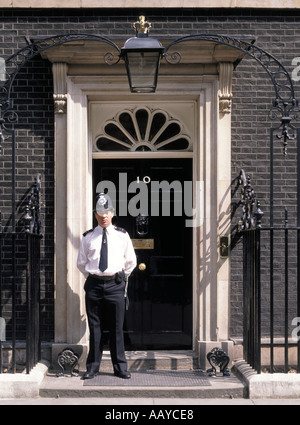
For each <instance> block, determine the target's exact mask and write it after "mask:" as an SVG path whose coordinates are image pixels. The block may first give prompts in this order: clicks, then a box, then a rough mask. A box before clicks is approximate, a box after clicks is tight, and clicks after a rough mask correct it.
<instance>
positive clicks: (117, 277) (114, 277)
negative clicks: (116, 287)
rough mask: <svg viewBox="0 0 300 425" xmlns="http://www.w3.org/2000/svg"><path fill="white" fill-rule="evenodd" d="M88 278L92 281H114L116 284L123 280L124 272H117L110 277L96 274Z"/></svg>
mask: <svg viewBox="0 0 300 425" xmlns="http://www.w3.org/2000/svg"><path fill="white" fill-rule="evenodd" d="M90 276H91V277H92V278H94V279H97V280H101V281H102V282H108V281H112V280H115V281H116V282H117V283H120V282H122V281H123V280H124V278H125V274H124V272H118V273H116V274H113V275H112V276H99V275H97V274H90Z"/></svg>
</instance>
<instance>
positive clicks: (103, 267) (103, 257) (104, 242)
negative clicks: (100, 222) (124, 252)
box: [99, 229, 107, 272]
mask: <svg viewBox="0 0 300 425" xmlns="http://www.w3.org/2000/svg"><path fill="white" fill-rule="evenodd" d="M99 269H100V270H101V271H102V272H104V271H105V270H106V269H107V234H106V229H103V235H102V246H101V251H100V261H99Z"/></svg>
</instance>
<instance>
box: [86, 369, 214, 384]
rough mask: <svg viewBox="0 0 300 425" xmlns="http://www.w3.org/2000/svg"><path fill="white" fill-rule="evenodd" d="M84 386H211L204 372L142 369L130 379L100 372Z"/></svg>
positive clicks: (133, 373) (135, 372) (132, 373)
mask: <svg viewBox="0 0 300 425" xmlns="http://www.w3.org/2000/svg"><path fill="white" fill-rule="evenodd" d="M83 385H84V386H85V387H114V386H116V387H203V386H211V383H210V380H209V377H208V376H207V375H206V373H204V372H201V371H197V370H191V371H186V370H185V371H181V370H143V371H134V372H131V379H121V378H117V377H116V376H114V375H113V374H109V373H105V372H103V373H101V372H100V375H98V376H95V377H94V378H93V379H87V380H85V381H84V383H83Z"/></svg>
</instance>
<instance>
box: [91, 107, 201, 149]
mask: <svg viewBox="0 0 300 425" xmlns="http://www.w3.org/2000/svg"><path fill="white" fill-rule="evenodd" d="M192 150H193V146H192V142H191V139H190V137H189V136H188V135H187V134H186V132H185V130H184V128H183V125H182V124H181V123H180V121H179V120H177V119H175V118H173V117H171V116H170V115H169V114H168V113H167V112H166V111H163V110H161V109H155V110H151V109H149V108H147V107H137V108H135V109H133V110H123V111H121V112H119V113H118V114H117V115H116V116H115V117H114V118H113V119H111V120H108V121H106V122H105V124H104V126H103V133H102V134H99V135H98V136H97V137H96V140H95V142H94V151H96V152H99V151H100V152H101V151H102V152H118V151H120V152H122V151H123V152H135V151H142V152H147V151H148V152H155V151H185V152H191V151H192Z"/></svg>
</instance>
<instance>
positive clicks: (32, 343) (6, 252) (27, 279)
mask: <svg viewBox="0 0 300 425" xmlns="http://www.w3.org/2000/svg"><path fill="white" fill-rule="evenodd" d="M39 196H40V176H39V175H38V176H37V178H36V181H35V183H34V185H33V187H32V190H31V194H30V197H29V201H28V203H27V204H26V206H25V211H24V214H23V217H22V220H21V221H22V224H23V227H21V228H18V227H17V228H16V230H15V231H11V232H8V231H6V230H5V231H3V227H2V225H0V318H1V323H0V325H1V326H2V332H0V373H2V372H3V371H4V366H5V370H7V371H8V372H11V373H16V371H17V359H16V355H17V349H18V345H19V344H20V343H21V345H25V367H26V373H29V372H30V371H31V369H32V368H33V367H34V366H35V365H36V364H37V362H38V361H39V360H40V358H41V342H40V323H39V317H40V250H41V239H42V235H41V225H40V217H39ZM0 223H2V216H1V213H0ZM4 348H6V351H7V352H11V356H8V357H7V360H6V362H5V363H6V364H5V365H4V360H3V351H4ZM9 357H10V358H9ZM8 359H9V360H8Z"/></svg>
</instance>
